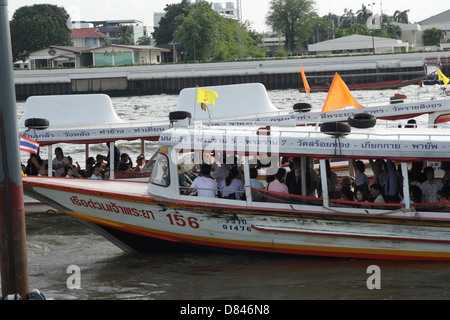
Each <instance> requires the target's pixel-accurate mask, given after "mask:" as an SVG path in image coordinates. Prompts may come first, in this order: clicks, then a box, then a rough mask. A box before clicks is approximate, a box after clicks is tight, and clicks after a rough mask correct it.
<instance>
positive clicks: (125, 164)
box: [118, 152, 133, 171]
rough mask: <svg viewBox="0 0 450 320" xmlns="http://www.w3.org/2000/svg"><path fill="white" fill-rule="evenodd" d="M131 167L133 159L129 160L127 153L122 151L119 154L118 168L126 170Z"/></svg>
mask: <svg viewBox="0 0 450 320" xmlns="http://www.w3.org/2000/svg"><path fill="white" fill-rule="evenodd" d="M132 168H133V161H132V160H131V158H130V156H129V155H128V154H127V153H125V152H124V153H122V154H121V155H120V163H119V167H118V170H120V171H127V170H131V169H132Z"/></svg>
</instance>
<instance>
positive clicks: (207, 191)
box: [188, 164, 217, 198]
mask: <svg viewBox="0 0 450 320" xmlns="http://www.w3.org/2000/svg"><path fill="white" fill-rule="evenodd" d="M200 170H201V176H199V177H197V178H196V179H195V180H194V182H193V183H192V185H191V187H190V188H189V189H188V194H190V193H191V192H192V191H193V190H197V196H199V197H208V198H215V197H216V196H217V182H216V181H215V180H214V179H213V178H211V165H209V164H202V166H201V169H200Z"/></svg>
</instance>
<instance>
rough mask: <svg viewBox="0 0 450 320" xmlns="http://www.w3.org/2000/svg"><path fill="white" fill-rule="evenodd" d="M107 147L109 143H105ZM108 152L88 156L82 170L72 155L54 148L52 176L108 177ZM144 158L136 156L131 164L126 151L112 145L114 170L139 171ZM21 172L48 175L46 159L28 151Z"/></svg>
mask: <svg viewBox="0 0 450 320" xmlns="http://www.w3.org/2000/svg"><path fill="white" fill-rule="evenodd" d="M107 147H108V149H109V143H107ZM109 159H110V157H109V152H108V154H107V155H106V156H104V155H101V154H98V155H97V156H96V157H95V158H94V157H89V158H88V159H87V160H86V166H85V169H84V170H82V169H81V166H80V164H79V163H78V162H75V163H74V161H73V159H72V157H70V156H65V155H64V153H63V150H62V148H60V147H57V148H55V158H53V159H52V176H54V177H66V178H90V179H108V176H109V172H110V167H111V164H110V161H109ZM145 163H146V160H145V156H144V155H143V154H139V155H138V156H137V158H136V165H135V166H134V165H133V161H132V160H131V157H130V156H129V155H128V154H127V153H125V152H124V153H121V152H120V150H119V148H117V146H114V170H118V171H133V172H140V171H141V170H142V168H143V167H144V166H145ZM22 172H23V173H24V174H26V175H30V176H48V161H47V160H43V159H41V157H40V156H39V155H38V154H34V153H30V158H29V159H28V162H27V165H26V166H25V165H24V164H22Z"/></svg>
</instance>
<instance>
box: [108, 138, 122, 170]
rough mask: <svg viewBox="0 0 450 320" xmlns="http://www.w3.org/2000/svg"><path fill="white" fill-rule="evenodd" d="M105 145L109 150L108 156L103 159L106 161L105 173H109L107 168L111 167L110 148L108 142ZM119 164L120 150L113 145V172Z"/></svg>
mask: <svg viewBox="0 0 450 320" xmlns="http://www.w3.org/2000/svg"><path fill="white" fill-rule="evenodd" d="M106 145H107V146H108V149H109V152H108V155H107V156H106V157H105V160H106V161H107V163H106V171H109V168H110V167H111V164H110V154H111V147H110V143H109V142H107V143H106ZM119 163H120V150H119V148H117V146H116V144H114V170H117V168H118V167H119Z"/></svg>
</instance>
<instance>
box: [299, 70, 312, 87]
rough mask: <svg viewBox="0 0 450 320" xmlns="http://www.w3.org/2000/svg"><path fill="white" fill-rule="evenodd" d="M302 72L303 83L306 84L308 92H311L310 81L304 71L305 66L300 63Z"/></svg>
mask: <svg viewBox="0 0 450 320" xmlns="http://www.w3.org/2000/svg"><path fill="white" fill-rule="evenodd" d="M300 72H301V73H302V80H303V85H304V86H305V90H306V93H307V94H309V92H310V91H311V88H310V87H309V84H308V81H307V80H306V76H305V72H303V67H302V65H300Z"/></svg>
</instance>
